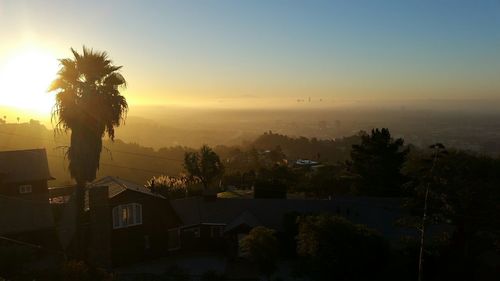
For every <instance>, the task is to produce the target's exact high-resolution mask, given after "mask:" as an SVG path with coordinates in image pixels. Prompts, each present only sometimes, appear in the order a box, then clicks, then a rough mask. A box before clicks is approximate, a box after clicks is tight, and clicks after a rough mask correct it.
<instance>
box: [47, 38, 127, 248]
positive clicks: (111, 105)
mask: <svg viewBox="0 0 500 281" xmlns="http://www.w3.org/2000/svg"><path fill="white" fill-rule="evenodd" d="M71 52H72V53H73V58H66V59H61V60H60V63H61V69H60V70H59V72H58V74H57V75H58V76H57V78H56V80H54V82H52V85H51V86H50V88H49V91H55V92H57V94H56V103H55V106H54V109H53V112H52V120H53V121H55V123H56V127H57V128H58V129H60V130H64V131H67V130H71V144H70V147H69V148H68V151H67V157H68V159H69V172H70V174H71V177H72V178H73V179H75V181H76V183H77V185H76V186H77V187H76V192H75V196H76V203H77V220H76V221H77V236H79V238H77V240H78V241H77V243H78V244H79V246H77V247H80V248H79V249H77V252H78V254H79V255H82V254H83V248H82V247H83V245H82V243H83V238H82V235H83V234H82V233H83V231H82V220H83V213H84V192H85V191H84V190H85V186H86V184H87V183H88V182H91V181H93V180H94V179H95V178H96V173H97V170H98V169H99V160H100V155H101V150H102V138H103V137H104V136H105V135H108V136H109V138H110V139H111V140H113V139H114V137H115V127H117V126H119V125H120V123H121V121H122V120H123V119H124V117H125V115H126V112H127V109H128V105H127V102H126V100H125V97H123V96H122V95H121V93H120V90H119V89H120V87H123V86H125V79H124V78H123V76H122V75H121V74H120V73H119V72H118V70H120V68H121V66H115V65H113V63H112V61H111V60H110V59H109V58H108V55H107V53H106V52H99V51H94V50H92V49H89V48H86V47H85V46H84V47H83V53H82V54H80V53H78V52H77V51H76V50H74V49H73V48H72V49H71Z"/></svg>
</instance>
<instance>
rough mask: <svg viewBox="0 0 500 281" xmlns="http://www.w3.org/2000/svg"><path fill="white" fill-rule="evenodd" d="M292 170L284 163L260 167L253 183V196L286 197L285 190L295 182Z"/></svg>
mask: <svg viewBox="0 0 500 281" xmlns="http://www.w3.org/2000/svg"><path fill="white" fill-rule="evenodd" d="M296 180H297V178H296V175H295V174H294V173H293V171H292V170H291V169H290V168H288V167H287V166H285V165H275V166H274V167H272V168H271V169H265V168H262V169H260V170H259V173H258V174H257V178H256V180H255V183H254V197H255V198H286V194H287V190H288V188H289V187H290V186H292V185H293V184H294V183H295V182H296Z"/></svg>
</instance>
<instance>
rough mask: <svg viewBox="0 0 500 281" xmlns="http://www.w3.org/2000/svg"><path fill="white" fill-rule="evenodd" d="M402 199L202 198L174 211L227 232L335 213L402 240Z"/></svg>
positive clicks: (182, 202)
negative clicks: (294, 217)
mask: <svg viewBox="0 0 500 281" xmlns="http://www.w3.org/2000/svg"><path fill="white" fill-rule="evenodd" d="M401 203H402V200H401V199H397V198H370V197H337V198H335V199H332V200H309V199H234V198H231V199H217V200H215V201H205V200H203V199H202V198H199V197H191V198H185V199H178V200H172V201H171V204H172V206H173V208H174V210H175V211H176V212H177V214H178V215H179V217H180V218H181V220H182V222H183V224H184V225H196V224H200V223H224V224H226V231H227V230H228V229H229V228H231V227H232V228H234V227H236V226H237V225H241V224H247V225H249V226H255V225H263V226H266V227H269V228H273V229H275V230H278V231H281V230H283V229H284V225H283V220H284V216H285V215H286V214H288V213H292V212H297V213H300V214H314V213H323V212H326V213H332V214H339V215H342V216H345V217H347V218H348V219H350V220H351V221H353V222H355V223H361V224H365V225H367V226H369V227H371V228H374V229H377V230H378V231H379V232H381V233H382V234H384V235H385V236H386V237H399V236H400V235H401V234H410V233H413V231H409V230H408V233H404V232H405V231H406V230H404V229H401V228H399V227H396V226H395V225H394V221H395V220H396V219H398V218H400V217H401V216H402V209H401V207H400V206H401Z"/></svg>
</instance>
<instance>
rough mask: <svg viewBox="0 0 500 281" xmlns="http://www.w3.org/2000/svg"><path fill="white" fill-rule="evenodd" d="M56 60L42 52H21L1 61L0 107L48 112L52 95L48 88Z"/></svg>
mask: <svg viewBox="0 0 500 281" xmlns="http://www.w3.org/2000/svg"><path fill="white" fill-rule="evenodd" d="M58 69H59V61H58V60H57V59H56V58H55V57H54V56H53V55H51V54H50V53H48V52H43V51H41V50H22V51H20V52H19V53H17V54H14V55H12V56H10V57H8V58H7V59H6V60H5V61H4V62H3V63H2V62H0V105H6V106H12V107H16V108H19V109H27V110H34V111H37V112H38V113H49V112H50V111H51V109H52V106H53V105H54V94H52V93H50V94H49V93H47V89H48V87H49V85H50V83H51V82H52V80H54V78H55V77H56V73H57V71H58Z"/></svg>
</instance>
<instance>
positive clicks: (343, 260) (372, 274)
mask: <svg viewBox="0 0 500 281" xmlns="http://www.w3.org/2000/svg"><path fill="white" fill-rule="evenodd" d="M298 222H299V234H298V237H297V252H298V254H299V255H300V256H301V257H302V258H303V259H302V264H301V266H300V267H299V273H301V274H302V275H305V276H306V277H308V278H310V279H311V280H387V276H386V275H385V274H384V273H385V272H384V271H385V266H386V264H387V258H388V254H389V243H388V242H387V241H386V240H385V239H384V238H383V237H382V236H381V235H380V234H379V233H377V232H375V231H374V230H371V229H369V228H367V227H366V226H363V225H358V224H353V223H351V222H349V221H348V220H346V219H345V218H342V217H337V216H332V215H327V214H322V215H317V216H305V217H300V218H299V220H298Z"/></svg>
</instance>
